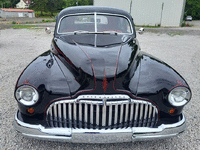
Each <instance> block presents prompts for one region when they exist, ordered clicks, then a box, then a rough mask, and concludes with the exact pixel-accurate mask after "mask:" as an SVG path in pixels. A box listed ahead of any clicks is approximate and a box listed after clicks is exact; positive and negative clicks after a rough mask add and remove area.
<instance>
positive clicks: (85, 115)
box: [84, 104, 88, 128]
mask: <svg viewBox="0 0 200 150" xmlns="http://www.w3.org/2000/svg"><path fill="white" fill-rule="evenodd" d="M84 109H85V113H84V124H85V128H87V120H88V105H87V104H85V108H84Z"/></svg>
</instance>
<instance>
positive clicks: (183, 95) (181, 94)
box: [168, 87, 191, 106]
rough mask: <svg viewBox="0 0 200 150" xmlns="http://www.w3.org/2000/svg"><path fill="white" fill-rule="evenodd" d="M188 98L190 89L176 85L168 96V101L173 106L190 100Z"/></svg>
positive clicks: (181, 104)
mask: <svg viewBox="0 0 200 150" xmlns="http://www.w3.org/2000/svg"><path fill="white" fill-rule="evenodd" d="M190 98H191V93H190V90H189V89H188V88H186V87H176V88H174V89H173V90H172V91H171V92H170V93H169V96H168V100H169V103H170V104H172V105H173V106H183V105H185V104H186V103H187V102H188V101H189V100H190Z"/></svg>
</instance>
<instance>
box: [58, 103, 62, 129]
mask: <svg viewBox="0 0 200 150" xmlns="http://www.w3.org/2000/svg"><path fill="white" fill-rule="evenodd" d="M61 118H62V116H61V104H58V120H59V127H62V120H61Z"/></svg>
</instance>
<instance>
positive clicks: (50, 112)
mask: <svg viewBox="0 0 200 150" xmlns="http://www.w3.org/2000/svg"><path fill="white" fill-rule="evenodd" d="M49 115H50V125H51V127H53V117H52V116H53V113H52V107H51V109H50V111H49Z"/></svg>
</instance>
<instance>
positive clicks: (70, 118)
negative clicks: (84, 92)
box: [68, 103, 72, 127]
mask: <svg viewBox="0 0 200 150" xmlns="http://www.w3.org/2000/svg"><path fill="white" fill-rule="evenodd" d="M68 110H69V111H68V113H69V114H68V115H69V116H68V117H69V127H72V113H71V112H72V104H71V103H69V104H68Z"/></svg>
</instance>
